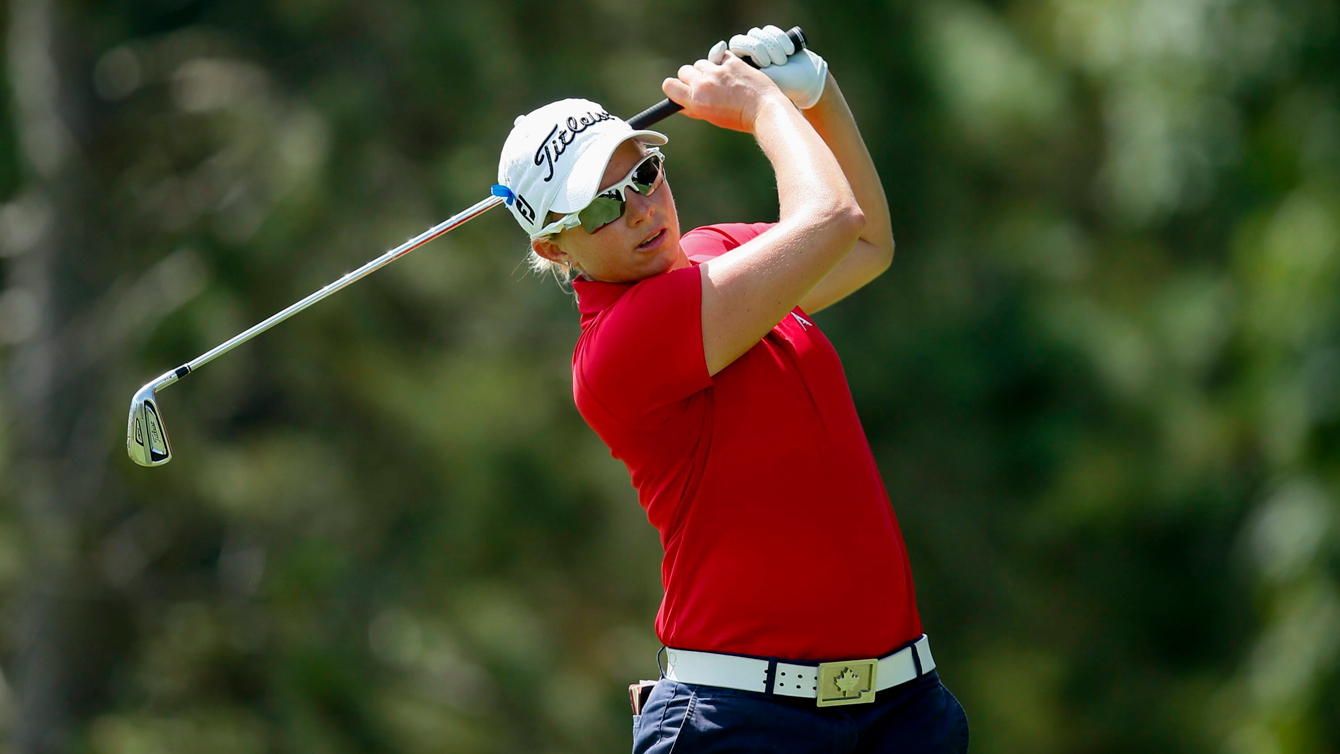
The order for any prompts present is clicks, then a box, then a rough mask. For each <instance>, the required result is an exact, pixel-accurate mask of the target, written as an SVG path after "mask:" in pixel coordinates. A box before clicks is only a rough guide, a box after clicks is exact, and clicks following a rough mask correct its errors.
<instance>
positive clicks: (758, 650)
mask: <svg viewBox="0 0 1340 754" xmlns="http://www.w3.org/2000/svg"><path fill="white" fill-rule="evenodd" d="M770 227H772V226H771V225H770V224H763V223H760V224H756V225H743V224H731V225H713V226H708V227H703V228H698V229H696V230H694V231H691V232H690V233H688V234H686V235H685V236H684V238H683V240H682V241H681V243H682V245H683V248H684V250H685V252H687V254H688V255H689V259H690V260H692V261H693V262H694V266H693V267H690V268H686V269H681V270H674V271H672V272H667V273H664V274H661V275H657V276H655V277H651V278H648V279H646V280H641V281H638V282H637V283H630V284H616V283H599V282H593V281H587V280H577V281H576V282H575V283H574V284H573V285H574V287H575V289H576V291H577V295H578V299H579V308H580V310H581V316H582V334H581V337H580V339H578V341H577V348H576V351H575V353H574V354H573V359H572V376H573V381H572V382H573V397H574V398H575V400H576V402H577V409H578V410H579V411H580V412H581V414H582V416H583V417H584V418H585V419H586V421H587V423H588V424H590V425H591V427H592V429H594V430H595V431H596V433H597V434H599V435H600V437H601V439H603V440H604V441H605V444H606V445H608V446H609V448H610V452H611V454H612V455H613V456H614V457H615V458H618V459H619V460H621V461H623V462H624V464H625V465H627V467H628V473H629V475H630V476H631V477H632V482H633V486H634V487H635V488H636V489H637V492H638V498H639V500H640V501H641V503H642V507H643V508H645V509H646V511H647V518H648V519H649V520H650V521H651V523H652V525H653V526H655V527H656V529H657V530H658V531H659V532H660V534H661V544H662V546H663V547H664V548H665V559H664V561H663V562H662V565H661V579H662V582H663V584H664V586H665V598H664V600H663V601H662V603H661V609H660V613H659V615H658V616H657V618H656V632H657V635H658V636H659V637H660V639H661V641H662V642H663V643H665V644H666V645H667V646H671V647H676V648H681V649H699V650H708V651H714V652H734V653H739V654H749V655H758V656H765V657H768V656H771V657H780V658H786V659H797V660H833V659H851V658H859V657H877V656H880V655H883V654H885V653H887V652H889V651H892V650H894V649H896V648H898V647H900V646H901V645H903V644H906V643H907V642H910V641H913V640H915V639H916V638H918V637H919V636H920V635H921V619H920V618H919V617H918V615H917V608H916V601H915V596H914V593H913V588H912V571H911V568H910V566H909V564H908V560H907V550H906V548H905V547H904V545H903V538H902V533H901V532H900V531H899V529H898V522H897V520H896V519H895V518H894V515H893V508H892V506H891V505H890V503H889V497H888V493H887V492H886V491H885V489H884V484H883V482H882V481H881V479H880V476H879V470H878V469H877V468H876V466H875V460H874V457H873V456H872V455H871V453H870V445H869V443H868V442H867V441H866V439H865V432H864V430H862V429H861V422H860V419H858V418H857V416H856V407H855V405H854V404H853V403H852V399H851V392H850V390H849V389H848V387H847V378H846V376H845V375H844V374H843V371H842V364H841V363H840V362H839V360H838V356H837V352H836V351H834V350H833V346H832V345H831V344H830V343H829V342H828V339H827V338H825V337H824V335H823V333H822V332H820V331H819V328H818V327H817V326H816V325H815V324H814V322H813V320H812V319H810V317H809V315H807V314H805V312H803V311H801V310H800V308H799V307H797V308H796V309H795V310H794V311H792V312H791V313H790V314H788V315H787V316H786V317H784V318H783V319H782V321H781V322H780V323H779V324H778V325H777V326H776V327H774V328H772V332H770V333H768V335H766V336H765V337H764V338H763V340H761V341H760V342H759V343H758V344H757V345H755V346H754V347H753V348H751V349H750V350H749V351H748V352H746V353H745V354H744V355H743V356H741V357H740V358H738V359H736V360H735V361H734V362H733V363H732V364H731V365H730V366H728V367H726V368H725V369H723V370H721V371H720V372H718V373H717V374H716V375H715V376H709V375H708V374H707V365H706V361H705V359H704V357H703V335H702V287H701V286H702V283H701V279H700V274H699V270H698V267H697V263H699V262H702V261H705V260H708V259H711V258H713V257H715V256H718V255H720V254H723V253H726V252H728V251H729V250H731V249H733V248H735V247H736V246H739V245H740V244H742V243H744V242H746V241H748V240H750V239H752V238H754V237H755V236H757V235H759V234H761V233H763V232H764V231H766V230H768V229H769V228H770Z"/></svg>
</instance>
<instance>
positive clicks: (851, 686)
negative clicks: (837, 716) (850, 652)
mask: <svg viewBox="0 0 1340 754" xmlns="http://www.w3.org/2000/svg"><path fill="white" fill-rule="evenodd" d="M877 670H879V660H844V661H842V662H825V663H823V664H821V665H820V666H819V695H818V703H819V706H820V707H836V706H838V705H839V704H868V703H870V702H873V701H875V671H877Z"/></svg>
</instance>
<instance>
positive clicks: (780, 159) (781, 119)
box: [754, 97, 887, 222]
mask: <svg viewBox="0 0 1340 754" xmlns="http://www.w3.org/2000/svg"><path fill="white" fill-rule="evenodd" d="M769 104H770V106H769V107H766V108H764V109H763V110H762V112H760V114H759V116H758V118H757V119H756V121H755V130H754V137H755V138H756V139H757V140H758V145H759V147H760V148H761V149H762V150H763V154H764V155H765V156H767V158H768V161H769V162H771V163H772V168H773V172H774V173H775V175H776V180H777V203H778V214H779V221H781V222H785V221H787V220H788V219H810V218H815V219H818V220H820V221H822V220H824V219H827V216H828V215H840V214H849V213H850V212H851V211H852V210H853V209H854V208H855V207H857V206H858V205H859V204H860V200H859V196H858V195H856V193H855V192H854V190H853V187H852V186H851V185H850V183H849V181H848V178H847V176H846V174H845V171H844V170H843V166H842V164H841V161H840V160H839V159H838V158H837V157H836V155H835V154H834V153H833V151H832V150H831V148H830V147H829V146H828V144H827V143H826V140H825V139H824V138H823V136H822V134H820V133H819V132H818V131H817V129H815V128H813V125H812V123H811V124H810V125H807V124H806V120H805V119H802V118H801V117H798V116H799V115H800V111H798V110H796V109H795V107H793V106H791V104H790V103H789V102H787V101H786V100H785V99H784V98H780V97H779V98H777V99H775V100H773V101H772V102H770V103H769ZM886 213H887V209H886Z"/></svg>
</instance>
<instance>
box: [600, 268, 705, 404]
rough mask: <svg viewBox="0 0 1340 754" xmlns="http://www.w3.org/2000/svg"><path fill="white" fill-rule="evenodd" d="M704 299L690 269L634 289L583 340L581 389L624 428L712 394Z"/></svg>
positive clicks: (698, 278) (697, 276)
mask: <svg viewBox="0 0 1340 754" xmlns="http://www.w3.org/2000/svg"><path fill="white" fill-rule="evenodd" d="M702 295H703V293H702V278H701V275H700V273H699V271H698V268H697V267H696V266H694V267H687V268H684V269H679V270H674V271H672V272H667V273H665V274H662V275H657V276H655V277H652V278H648V279H646V280H644V281H642V282H641V283H638V284H637V285H636V286H634V287H633V288H632V290H630V291H628V293H626V294H624V295H623V297H622V298H620V299H619V301H618V302H617V303H616V304H614V306H612V307H610V309H609V310H608V311H606V312H605V313H604V314H603V315H602V316H601V317H600V318H599V319H598V320H597V321H596V322H593V323H592V324H591V325H590V326H589V327H588V328H587V330H586V332H584V333H582V336H581V339H580V340H579V341H578V344H577V352H576V355H575V357H574V361H575V363H574V367H575V369H574V370H573V371H574V372H575V374H576V375H577V377H578V379H580V380H582V382H583V385H582V387H584V388H585V389H586V390H587V391H589V392H590V394H591V397H593V398H594V399H596V401H598V402H599V403H600V405H601V406H602V407H604V409H605V410H606V411H608V412H609V413H610V414H611V415H613V416H614V417H615V418H617V419H620V420H621V421H625V422H635V421H638V420H641V419H645V418H646V417H648V416H649V415H651V414H653V413H654V412H655V411H656V410H657V409H661V408H664V407H666V406H669V405H671V404H674V403H677V402H679V401H682V400H684V399H686V398H688V397H689V396H691V395H693V394H694V393H697V392H698V391H700V390H704V389H706V388H708V387H710V386H711V384H712V378H711V376H710V375H709V374H708V373H707V359H706V357H705V356H704V355H703V326H702Z"/></svg>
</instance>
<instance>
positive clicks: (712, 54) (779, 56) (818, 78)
mask: <svg viewBox="0 0 1340 754" xmlns="http://www.w3.org/2000/svg"><path fill="white" fill-rule="evenodd" d="M726 50H730V51H731V53H732V54H734V55H735V56H736V57H740V58H744V57H748V58H750V59H751V60H753V61H754V63H755V64H756V65H758V67H759V69H760V70H761V71H763V73H765V74H767V76H768V78H770V79H772V81H773V83H775V84H776V85H777V88H778V89H781V90H782V93H783V94H785V95H786V96H787V97H788V98H789V99H790V100H791V101H792V102H794V103H795V105H796V107H798V108H800V109H801V110H808V109H809V108H811V107H814V105H815V103H817V102H818V101H819V98H820V97H822V96H823V93H824V84H825V83H827V82H828V63H827V62H826V61H825V60H824V59H823V58H821V57H819V56H818V55H816V54H814V53H813V52H810V51H809V50H807V49H801V50H800V54H798V55H792V53H794V52H796V45H795V43H794V42H792V41H791V38H790V37H788V36H786V32H784V31H782V30H781V29H779V28H777V27H776V26H772V25H768V26H764V27H763V28H762V29H760V28H758V27H757V26H755V27H754V28H752V29H750V30H749V33H748V34H736V35H735V36H733V37H731V38H730V44H729V45H727V44H726V43H725V42H717V43H716V44H715V45H712V49H711V50H710V51H709V52H708V53H707V59H708V61H710V62H712V63H720V62H721V61H722V60H724V59H725V54H726ZM788 56H790V57H788Z"/></svg>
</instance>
